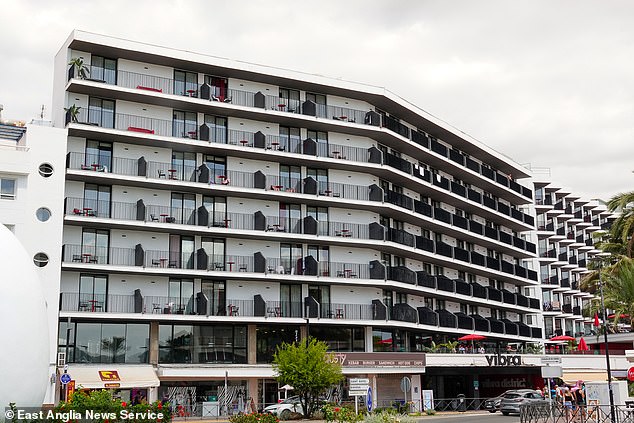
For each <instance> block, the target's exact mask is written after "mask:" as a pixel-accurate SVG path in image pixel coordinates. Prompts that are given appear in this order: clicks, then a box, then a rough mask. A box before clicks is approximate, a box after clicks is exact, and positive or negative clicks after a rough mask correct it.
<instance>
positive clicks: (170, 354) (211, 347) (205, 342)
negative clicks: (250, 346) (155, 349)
mask: <svg viewBox="0 0 634 423" xmlns="http://www.w3.org/2000/svg"><path fill="white" fill-rule="evenodd" d="M246 360H247V328H246V327H245V326H235V327H234V326H211V325H209V326H182V325H174V326H172V325H160V326H159V362H161V363H238V364H241V363H246Z"/></svg>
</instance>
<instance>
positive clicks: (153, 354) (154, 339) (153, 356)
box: [150, 322, 159, 366]
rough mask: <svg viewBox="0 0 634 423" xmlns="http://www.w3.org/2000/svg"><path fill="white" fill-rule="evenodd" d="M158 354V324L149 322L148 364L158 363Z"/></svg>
mask: <svg viewBox="0 0 634 423" xmlns="http://www.w3.org/2000/svg"><path fill="white" fill-rule="evenodd" d="M158 356H159V324H158V322H150V364H153V365H155V366H156V365H158Z"/></svg>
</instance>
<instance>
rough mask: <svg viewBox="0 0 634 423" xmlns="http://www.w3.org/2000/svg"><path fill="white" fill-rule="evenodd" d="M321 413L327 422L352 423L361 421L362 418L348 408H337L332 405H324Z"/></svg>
mask: <svg viewBox="0 0 634 423" xmlns="http://www.w3.org/2000/svg"><path fill="white" fill-rule="evenodd" d="M321 411H322V412H323V413H324V419H325V420H326V421H327V422H337V423H354V422H358V421H360V420H362V419H363V416H360V415H357V413H355V411H354V409H353V408H351V407H348V406H345V407H339V406H337V405H333V404H324V406H323V407H321Z"/></svg>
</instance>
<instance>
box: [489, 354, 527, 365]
mask: <svg viewBox="0 0 634 423" xmlns="http://www.w3.org/2000/svg"><path fill="white" fill-rule="evenodd" d="M485 357H486V359H487V363H488V364H489V366H521V365H522V356H520V355H502V354H498V355H491V354H489V355H486V356H485Z"/></svg>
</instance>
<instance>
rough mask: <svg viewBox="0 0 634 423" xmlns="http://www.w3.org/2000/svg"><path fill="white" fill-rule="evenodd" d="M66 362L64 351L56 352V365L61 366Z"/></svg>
mask: <svg viewBox="0 0 634 423" xmlns="http://www.w3.org/2000/svg"><path fill="white" fill-rule="evenodd" d="M65 364H66V353H65V352H58V353H57V366H58V367H62V366H64V365H65Z"/></svg>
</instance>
